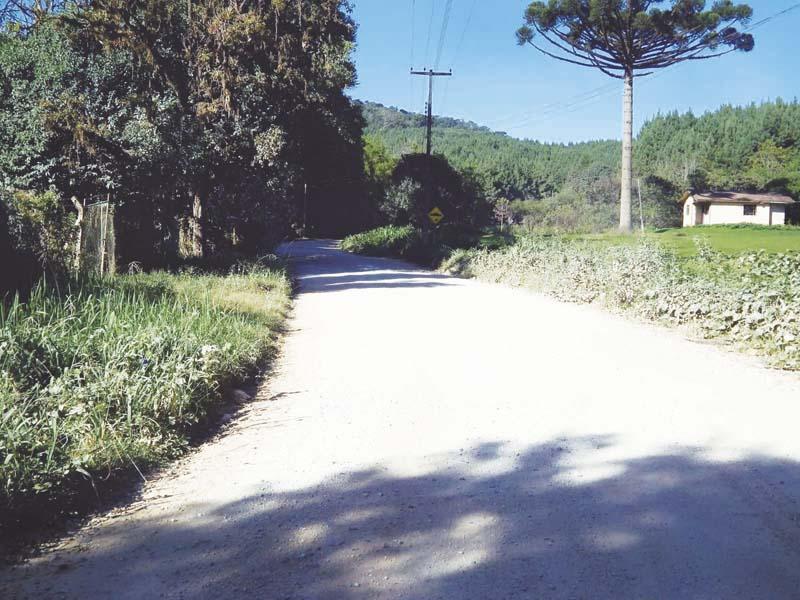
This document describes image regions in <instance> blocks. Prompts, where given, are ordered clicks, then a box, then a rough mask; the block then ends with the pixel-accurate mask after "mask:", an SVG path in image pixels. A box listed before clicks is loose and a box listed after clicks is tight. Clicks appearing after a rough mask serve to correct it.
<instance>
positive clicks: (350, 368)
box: [0, 241, 800, 600]
mask: <svg viewBox="0 0 800 600" xmlns="http://www.w3.org/2000/svg"><path fill="white" fill-rule="evenodd" d="M283 252H284V253H285V254H287V255H288V256H290V257H291V261H292V264H293V269H294V272H295V275H296V276H297V278H298V283H299V289H300V291H299V294H298V297H297V300H296V308H295V311H294V315H293V320H292V322H291V325H290V334H289V335H288V337H287V339H286V344H285V348H284V351H283V353H282V355H281V357H280V358H279V360H278V362H277V365H276V369H275V373H274V377H273V378H272V379H271V381H270V382H269V383H268V384H267V385H265V386H264V387H263V389H262V390H261V391H260V393H259V395H258V397H257V398H256V400H255V401H254V402H253V403H251V404H250V405H248V407H247V408H246V410H245V411H244V412H243V414H242V416H241V417H240V418H239V419H236V420H234V421H232V422H231V423H230V424H229V426H228V428H227V430H226V432H225V434H224V435H222V436H221V437H220V438H219V439H218V440H216V441H214V442H213V443H209V444H206V445H205V446H203V447H202V448H200V449H199V450H198V451H197V452H195V453H194V454H192V455H191V456H189V457H188V458H187V459H186V460H184V461H183V462H181V463H180V465H179V466H177V467H176V468H175V469H174V470H173V471H172V472H170V473H168V474H167V475H166V476H164V477H162V478H159V479H157V480H155V481H152V482H151V483H149V484H148V485H146V486H145V488H144V490H143V493H142V500H141V502H139V503H138V504H135V505H132V506H129V507H126V508H125V510H123V511H120V512H119V513H117V514H115V515H111V517H115V518H110V517H109V518H105V519H98V520H97V521H95V522H94V523H92V524H90V525H88V526H87V527H85V528H83V529H81V530H80V531H78V532H77V533H76V534H75V535H74V536H71V537H69V538H67V539H65V540H64V541H63V542H62V543H61V544H60V545H59V547H58V548H56V549H54V550H52V551H48V552H45V553H44V554H43V555H42V556H41V557H37V558H35V559H32V560H30V561H29V562H27V563H26V564H23V565H20V566H17V567H15V568H8V569H5V570H4V571H3V572H2V573H1V574H0V592H1V593H0V595H1V596H2V597H4V598H5V597H9V598H21V599H22V598H36V599H42V598H44V599H46V598H115V599H126V598H130V599H133V598H151V597H164V598H209V599H211V598H220V597H237V598H292V599H295V598H296V599H300V598H304V599H310V598H314V599H326V600H328V599H329V600H332V599H334V598H336V599H352V600H356V599H365V598H392V599H420V598H426V599H434V598H442V599H453V598H482V599H498V600H499V599H501V598H503V599H505V598H555V599H561V598H564V599H567V598H592V599H608V600H611V599H617V598H648V597H650V598H656V597H657V598H674V599H678V598H780V599H782V598H786V599H789V598H795V597H796V595H797V590H798V589H800V572H798V570H797V568H796V565H797V562H798V559H800V527H798V522H797V518H796V517H797V514H798V512H799V509H798V506H800V505H799V504H798V501H800V469H798V461H800V438H799V437H798V436H797V435H796V423H797V416H798V409H797V397H798V391H800V384H799V383H798V380H797V378H796V376H795V375H794V374H791V373H784V372H777V371H770V370H767V369H765V368H763V367H762V366H761V365H760V364H759V363H757V362H755V361H754V360H752V359H750V358H747V357H744V356H741V355H736V354H732V353H728V352H724V351H722V350H720V349H718V348H715V347H712V346H709V345H705V344H697V343H693V342H690V341H687V340H685V339H684V338H683V337H681V336H680V335H678V334H677V333H675V332H671V331H668V330H664V329H659V328H656V327H653V326H651V325H644V324H639V323H633V322H630V321H626V320H623V319H621V318H619V317H617V316H615V315H613V314H609V313H606V312H603V311H600V310H598V309H596V308H593V307H591V306H582V305H576V304H568V303H560V302H558V301H556V300H554V299H552V298H549V297H547V296H543V295H536V294H532V293H530V292H527V291H524V290H519V289H512V288H509V287H500V286H494V285H489V284H485V283H481V282H477V281H467V280H461V279H455V278H451V277H447V276H445V275H441V274H437V273H432V272H429V271H423V270H420V269H419V268H416V267H413V266H411V265H408V264H406V263H402V262H399V261H395V260H390V259H378V258H365V257H361V256H355V255H350V254H347V253H344V252H341V251H340V250H338V248H337V245H336V244H335V243H334V242H313V241H309V242H299V243H294V244H291V245H288V246H285V247H284V248H283ZM111 574H113V576H110V575H111Z"/></svg>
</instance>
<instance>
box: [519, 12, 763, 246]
mask: <svg viewBox="0 0 800 600" xmlns="http://www.w3.org/2000/svg"><path fill="white" fill-rule="evenodd" d="M660 4H661V2H660V0H550V1H549V3H547V4H545V3H544V2H533V3H531V4H530V6H528V9H527V11H526V12H525V23H526V24H525V25H524V26H523V27H521V28H520V29H519V30H518V31H517V41H518V42H519V44H520V45H525V44H528V45H530V46H533V47H534V48H536V49H537V50H538V51H539V52H541V53H543V54H545V55H547V56H550V57H552V58H556V59H558V60H562V61H565V62H568V63H572V64H575V65H580V66H584V67H591V68H594V69H599V70H600V71H602V72H603V73H605V74H606V75H609V76H610V77H614V78H617V79H622V80H623V82H624V93H623V133H622V190H621V197H620V222H619V226H620V230H622V231H626V232H627V231H630V230H631V190H632V172H633V169H632V157H633V152H632V149H633V80H634V77H642V76H645V75H649V74H651V73H653V72H654V71H655V70H657V69H662V68H665V67H668V66H670V65H674V64H676V63H679V62H683V61H688V60H701V59H706V58H712V57H716V56H721V55H723V54H727V53H728V52H733V51H735V50H742V51H745V52H747V51H750V50H752V49H753V45H754V42H753V36H751V35H750V34H748V33H744V32H742V31H740V30H739V29H737V27H736V25H741V24H746V23H747V21H748V20H749V18H750V16H751V15H752V12H753V11H752V9H751V8H750V7H749V6H747V5H746V4H739V5H734V4H733V3H732V2H731V0H718V1H717V2H715V3H714V5H713V6H712V7H711V9H710V10H705V8H706V5H705V2H704V0H675V1H674V2H673V4H672V7H671V8H669V9H668V10H662V9H660V8H659V7H658V6H659V5H660ZM537 36H538V37H537ZM538 38H541V39H543V40H545V41H546V42H547V45H542V44H540V42H539V40H538Z"/></svg>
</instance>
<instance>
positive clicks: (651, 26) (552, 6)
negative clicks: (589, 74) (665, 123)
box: [517, 0, 754, 78]
mask: <svg viewBox="0 0 800 600" xmlns="http://www.w3.org/2000/svg"><path fill="white" fill-rule="evenodd" d="M662 4H663V0H636V1H633V0H615V1H612V2H609V1H607V0H602V1H598V0H550V1H549V2H547V3H545V2H541V1H536V2H531V3H530V5H529V6H528V8H527V10H526V11H525V25H524V26H523V27H521V28H520V29H519V30H518V31H517V41H518V42H519V44H520V45H524V44H529V45H531V46H533V47H534V48H536V49H537V50H539V51H540V52H542V53H543V54H546V55H547V56H550V57H553V58H557V59H560V60H563V61H565V62H569V63H572V64H576V65H581V66H585V67H591V68H593V69H599V70H601V71H603V72H604V73H606V74H607V75H611V76H612V77H619V78H622V77H623V76H633V75H634V74H636V73H637V72H640V71H646V70H650V69H658V68H663V67H667V66H670V65H674V64H675V63H679V62H682V61H685V60H699V59H702V58H710V57H712V56H718V55H719V54H724V53H726V52H729V51H733V50H742V51H745V52H747V51H750V50H752V49H753V45H754V42H753V36H752V35H750V34H749V33H744V32H742V31H739V30H738V29H737V28H736V26H741V25H743V24H747V22H748V21H749V19H750V17H751V16H752V14H753V10H752V9H751V8H750V7H749V6H748V5H746V4H738V5H734V4H733V2H731V1H730V0H724V1H721V2H715V3H714V4H713V5H712V6H711V8H710V10H706V3H705V2H704V1H700V2H686V1H685V0H674V1H673V2H672V6H671V7H670V8H668V9H666V10H665V9H663V8H662ZM623 15H624V16H623ZM541 40H543V41H544V42H546V44H544V46H542V45H540V44H542V41H541Z"/></svg>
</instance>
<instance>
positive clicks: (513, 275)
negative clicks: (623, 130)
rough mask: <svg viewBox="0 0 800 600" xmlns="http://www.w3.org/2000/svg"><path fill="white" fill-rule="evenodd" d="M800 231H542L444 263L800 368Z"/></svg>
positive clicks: (455, 256)
mask: <svg viewBox="0 0 800 600" xmlns="http://www.w3.org/2000/svg"><path fill="white" fill-rule="evenodd" d="M797 250H800V229H798V228H790V227H787V228H772V229H770V228H765V227H737V226H733V227H703V228H696V229H691V230H679V229H673V230H664V231H655V232H647V233H645V234H644V235H641V234H639V235H632V236H631V235H629V236H620V235H618V234H603V235H555V234H547V235H536V234H529V235H523V236H520V237H518V238H517V240H516V241H515V242H513V243H510V244H508V245H506V246H503V247H499V248H496V249H493V250H492V249H485V248H473V249H461V250H455V251H452V252H451V253H450V254H449V257H448V258H447V259H446V260H445V261H444V262H443V263H442V265H441V269H442V270H444V271H446V272H449V273H452V274H456V275H460V276H465V277H476V278H480V279H484V280H488V281H495V282H500V283H506V284H510V285H515V286H524V287H528V288H531V289H535V290H537V291H540V292H543V293H546V294H549V295H552V296H554V297H556V298H559V299H562V300H566V301H571V302H597V303H600V304H602V305H604V306H606V307H608V308H611V309H613V310H618V311H624V312H626V313H629V314H632V315H635V316H636V317H638V318H644V319H648V320H653V321H658V322H662V323H667V324H671V325H688V326H691V327H692V328H693V329H695V330H696V331H697V332H699V333H700V334H702V335H703V336H705V337H707V338H719V339H722V340H725V341H728V342H730V343H732V344H734V345H735V346H737V347H739V348H741V349H743V350H747V351H754V352H757V353H759V354H761V355H763V356H766V357H767V358H768V360H769V361H770V362H771V363H772V364H774V365H775V366H778V367H781V368H785V369H794V370H797V369H800V252H797Z"/></svg>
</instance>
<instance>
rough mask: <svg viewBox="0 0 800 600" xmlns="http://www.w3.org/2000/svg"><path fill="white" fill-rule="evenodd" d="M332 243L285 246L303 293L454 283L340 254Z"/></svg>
mask: <svg viewBox="0 0 800 600" xmlns="http://www.w3.org/2000/svg"><path fill="white" fill-rule="evenodd" d="M338 248H339V243H338V242H336V241H331V240H323V241H303V242H294V243H291V244H284V245H283V246H282V247H281V248H280V252H281V254H283V255H284V256H285V257H287V258H288V259H289V261H290V263H291V264H292V272H293V273H294V275H295V277H296V279H297V281H298V283H299V284H300V289H301V291H302V292H303V293H318V292H341V291H346V290H353V289H378V288H383V289H395V288H420V287H438V286H443V285H452V284H454V283H455V280H454V279H453V278H452V277H448V276H446V275H439V274H437V273H433V272H431V271H426V270H423V269H422V268H421V267H416V266H414V265H411V264H409V263H406V262H403V261H400V260H394V259H390V258H374V257H367V256H359V255H356V254H349V253H347V252H341V251H339V250H338Z"/></svg>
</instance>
